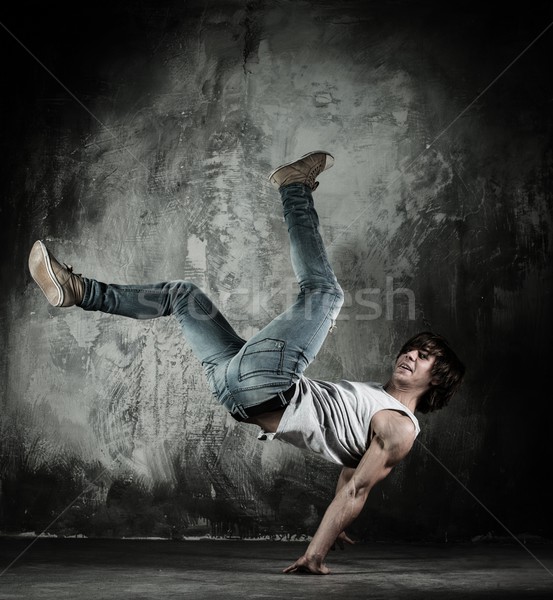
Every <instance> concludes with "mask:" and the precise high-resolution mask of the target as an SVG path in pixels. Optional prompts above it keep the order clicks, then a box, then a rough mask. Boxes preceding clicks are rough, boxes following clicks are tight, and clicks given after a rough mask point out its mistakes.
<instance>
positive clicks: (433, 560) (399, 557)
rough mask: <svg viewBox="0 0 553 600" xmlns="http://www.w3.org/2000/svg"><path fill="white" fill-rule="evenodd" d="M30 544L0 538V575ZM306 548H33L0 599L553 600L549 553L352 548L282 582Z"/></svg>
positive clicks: (1, 582)
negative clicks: (322, 571) (323, 571)
mask: <svg viewBox="0 0 553 600" xmlns="http://www.w3.org/2000/svg"><path fill="white" fill-rule="evenodd" d="M30 541H31V540H29V539H16V538H0V572H1V571H5V569H6V567H7V566H8V565H9V564H10V562H12V561H13V560H14V559H15V558H16V557H17V556H18V555H19V554H20V553H21V552H22V551H23V550H24V549H25V547H26V546H27V545H28V544H29V542H30ZM305 547H306V544H305V543H295V542H291V543H284V542H242V541H209V540H208V541H189V542H170V541H152V540H86V539H77V540H75V539H65V540H58V539H40V540H38V541H37V542H36V543H35V544H34V545H33V546H32V547H31V548H30V549H29V550H28V551H26V552H25V553H24V554H23V556H21V558H19V559H18V560H17V561H16V562H15V563H14V564H13V566H11V567H10V568H9V569H8V570H6V571H5V572H4V574H3V575H2V576H1V577H0V598H1V599H2V600H4V599H11V598H25V599H34V598H45V599H51V600H54V599H55V600H58V599H59V600H63V599H66V598H71V599H76V600H88V599H90V600H92V599H94V600H99V599H102V598H144V599H146V598H148V599H154V598H194V599H195V600H197V599H203V598H206V599H209V600H216V599H221V600H222V599H224V600H232V599H233V598H240V599H244V598H248V599H251V598H271V599H277V598H286V599H294V598H301V599H302V600H304V599H311V598H313V599H315V598H316V599H318V600H321V599H322V598H344V599H347V600H355V599H357V598H370V599H371V600H378V599H379V598H405V599H411V598H426V599H428V598H459V599H472V598H517V599H518V598H553V545H548V544H541V545H536V546H535V547H531V546H528V550H530V552H531V553H532V554H533V555H534V556H535V558H533V557H532V556H531V555H530V554H529V553H528V552H527V551H526V550H525V549H524V548H522V547H521V546H517V545H516V544H510V545H507V544H504V545H503V544H487V545H486V544H461V545H456V544H442V545H438V544H434V545H421V544H417V545H411V544H397V545H396V544H357V545H356V546H353V547H348V548H347V549H346V550H344V551H341V550H336V551H334V552H332V553H331V554H330V555H329V557H328V562H327V564H328V566H329V567H330V568H331V569H332V573H331V574H330V575H327V576H311V575H284V574H282V573H281V571H282V569H283V568H284V567H286V566H288V565H289V564H290V563H291V562H292V561H293V560H295V558H297V557H298V556H300V555H301V554H302V553H303V550H304V549H305ZM540 563H541V564H540ZM548 571H549V572H548Z"/></svg>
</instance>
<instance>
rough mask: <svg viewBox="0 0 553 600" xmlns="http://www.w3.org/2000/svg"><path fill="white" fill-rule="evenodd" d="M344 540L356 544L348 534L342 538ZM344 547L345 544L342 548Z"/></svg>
mask: <svg viewBox="0 0 553 600" xmlns="http://www.w3.org/2000/svg"><path fill="white" fill-rule="evenodd" d="M342 542H346V543H347V544H352V545H353V544H355V542H354V541H353V540H352V539H351V538H350V537H348V536H347V535H344V537H343V538H342ZM343 547H344V545H343V544H342V548H343Z"/></svg>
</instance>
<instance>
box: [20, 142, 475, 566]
mask: <svg viewBox="0 0 553 600" xmlns="http://www.w3.org/2000/svg"><path fill="white" fill-rule="evenodd" d="M333 162H334V159H333V157H332V155H331V154H329V153H328V152H324V151H315V152H310V153H308V154H306V155H304V156H302V157H301V158H299V159H298V160H295V161H293V162H290V163H287V164H284V165H282V166H280V167H278V168H277V169H275V170H274V171H273V172H272V173H271V175H270V176H269V179H270V181H271V183H272V184H273V185H274V186H275V187H277V188H278V189H279V192H280V196H281V199H282V203H283V209H284V217H285V220H286V223H287V226H288V233H289V237H290V256H291V261H292V266H293V269H294V272H295V275H296V278H297V280H298V284H299V288H300V292H299V294H298V296H297V299H296V301H295V302H294V304H293V305H292V306H290V307H289V308H288V309H287V310H286V311H285V312H284V313H282V314H281V315H279V316H278V317H276V318H275V319H274V320H273V321H271V322H270V323H269V324H268V325H266V326H265V327H264V328H263V329H261V331H259V332H258V333H257V334H255V335H254V336H253V337H252V338H250V339H249V340H247V341H246V340H245V339H243V338H241V337H240V336H239V335H238V334H237V333H236V332H235V331H234V329H233V328H232V326H231V325H230V324H229V322H228V321H227V320H226V319H225V317H223V315H222V314H221V313H220V312H219V311H218V310H217V308H216V307H215V305H214V304H213V303H212V302H211V300H210V299H209V298H208V297H207V296H206V294H204V293H203V292H202V291H201V290H200V289H199V288H198V287H197V286H196V285H195V284H194V283H192V282H190V281H168V282H162V283H156V284H148V285H116V284H105V283H102V282H99V281H96V280H94V279H90V278H87V277H83V276H81V275H77V274H75V273H74V272H73V269H72V267H70V266H69V265H66V264H62V263H59V262H58V261H57V260H56V259H55V257H54V256H53V255H52V254H51V253H50V252H49V250H48V249H47V248H46V246H45V245H44V243H43V242H41V241H37V242H35V244H34V245H33V248H32V250H31V253H30V256H29V269H30V272H31V275H32V277H33V278H34V280H35V281H36V282H37V284H38V285H39V286H40V288H41V289H42V291H43V292H44V294H45V295H46V298H47V299H48V301H49V302H50V304H52V305H53V306H58V307H68V306H74V305H77V306H80V307H81V308H82V309H84V310H89V311H92V310H95V311H102V312H105V313H110V314H116V315H122V316H125V317H130V318H134V319H153V318H157V317H162V316H169V315H173V316H174V317H175V318H176V319H177V320H178V322H179V324H180V325H181V327H182V331H183V333H184V337H185V339H186V341H187V343H188V344H190V347H191V349H192V351H193V353H194V354H195V356H196V357H197V358H198V359H199V360H200V361H201V364H202V366H203V368H204V371H205V374H206V377H207V380H208V383H209V386H210V388H211V390H212V392H213V394H214V395H215V397H216V398H217V399H218V401H219V402H220V403H221V404H222V406H223V407H225V408H226V409H227V410H228V411H229V412H230V414H231V415H232V416H233V417H234V418H235V419H237V420H238V421H241V422H243V423H248V424H253V425H256V426H258V427H260V428H261V431H260V434H259V438H260V439H277V440H281V441H284V442H288V443H290V444H292V445H294V446H297V447H299V448H302V449H308V450H312V451H314V452H316V453H317V454H319V455H320V456H322V457H323V458H324V459H327V460H329V461H332V462H334V463H337V464H339V465H342V471H341V474H340V476H339V479H338V484H337V486H336V493H335V496H334V499H333V500H332V502H331V503H330V505H329V506H328V508H327V510H326V512H325V514H324V517H323V519H322V521H321V523H320V525H319V527H318V529H317V531H316V533H315V535H314V536H313V538H312V540H311V542H310V543H309V545H308V547H307V549H306V551H305V553H304V554H303V556H301V557H300V558H299V559H298V560H296V561H295V562H294V563H293V564H292V565H290V566H289V567H287V568H286V569H284V572H285V573H293V572H300V571H304V572H309V573H314V574H327V573H329V572H330V571H329V569H328V567H327V566H326V564H325V562H324V561H325V557H326V555H327V553H328V552H329V550H330V549H331V548H332V547H333V546H334V544H335V543H336V542H338V543H339V544H340V545H342V544H343V542H346V543H352V540H350V538H349V537H348V536H347V534H346V533H345V530H346V529H347V528H348V526H349V525H350V524H351V523H352V522H353V521H354V519H355V518H356V517H357V516H358V515H359V513H360V512H361V509H362V508H363V506H364V504H365V501H366V499H367V496H368V494H369V492H370V491H371V489H372V488H373V487H374V485H375V484H377V483H378V482H379V481H381V480H382V479H384V478H385V477H386V476H387V475H388V474H389V473H390V471H391V470H392V468H393V467H394V466H395V465H397V464H398V463H399V462H400V461H401V460H402V459H403V458H404V457H405V456H406V455H407V454H408V452H409V451H410V449H411V447H412V446H413V443H414V440H415V438H416V436H417V435H418V433H419V431H420V429H419V424H418V421H417V418H416V417H415V415H414V412H415V410H418V411H420V412H423V413H425V412H431V411H434V410H437V409H440V408H442V407H443V406H445V405H446V404H447V403H448V401H449V399H450V398H451V396H452V395H453V394H454V392H455V391H456V389H457V388H458V386H459V384H460V382H461V379H462V377H463V373H464V367H463V364H462V363H461V362H460V361H459V359H458V357H457V356H456V355H455V353H454V352H453V350H452V349H451V348H450V346H449V345H448V343H447V342H446V341H445V339H444V338H442V337H441V336H439V335H435V334H433V333H430V332H423V333H420V334H418V335H416V336H415V337H413V338H412V339H410V340H408V341H407V342H406V343H405V344H404V346H403V347H402V348H401V350H400V351H399V353H398V356H397V359H396V362H395V365H394V368H393V371H392V373H391V376H390V378H389V380H388V382H387V383H386V384H385V385H381V384H377V383H367V382H353V381H345V380H342V381H339V382H336V383H331V382H327V381H319V380H314V379H310V378H308V377H305V376H304V375H303V373H304V371H305V369H306V367H307V366H308V365H309V364H310V363H311V362H312V361H313V360H314V358H315V357H316V355H317V353H318V352H319V350H320V348H321V346H322V345H323V342H324V340H325V338H326V336H327V334H328V332H329V330H330V329H331V327H332V326H333V325H334V322H335V320H336V318H337V316H338V313H339V311H340V308H341V306H342V303H343V298H344V295H343V292H342V289H341V287H340V285H339V283H338V281H337V279H336V276H335V274H334V272H333V270H332V267H331V266H330V263H329V260H328V257H327V253H326V250H325V247H324V245H323V240H322V237H321V235H320V232H319V219H318V216H317V212H316V210H315V207H314V204H313V197H312V192H313V191H314V190H315V189H316V188H317V186H318V185H319V183H318V181H317V180H316V178H317V177H318V176H319V175H320V173H322V172H323V171H324V170H326V169H328V168H330V167H331V166H332V164H333Z"/></svg>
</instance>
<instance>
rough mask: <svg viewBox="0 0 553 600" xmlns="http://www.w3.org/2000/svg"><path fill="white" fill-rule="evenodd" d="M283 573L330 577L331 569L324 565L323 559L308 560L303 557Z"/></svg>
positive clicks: (313, 558)
mask: <svg viewBox="0 0 553 600" xmlns="http://www.w3.org/2000/svg"><path fill="white" fill-rule="evenodd" d="M282 572H283V573H311V574H312V575H328V574H329V573H330V569H329V568H328V567H327V566H326V565H325V564H324V563H323V559H322V558H321V557H316V556H315V557H311V558H308V557H307V555H305V554H304V555H303V556H302V557H301V558H298V560H297V561H296V562H295V563H294V564H293V565H290V566H289V567H286V569H284V570H283V571H282Z"/></svg>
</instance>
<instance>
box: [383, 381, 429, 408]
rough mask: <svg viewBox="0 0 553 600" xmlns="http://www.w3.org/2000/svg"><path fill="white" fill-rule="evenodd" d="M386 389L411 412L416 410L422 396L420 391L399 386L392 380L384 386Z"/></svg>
mask: <svg viewBox="0 0 553 600" xmlns="http://www.w3.org/2000/svg"><path fill="white" fill-rule="evenodd" d="M384 390H385V391H386V392H387V393H388V394H390V396H393V397H394V398H395V399H396V400H397V401H398V402H401V404H403V405H404V406H406V407H407V408H408V409H409V410H410V411H411V412H415V409H416V408H417V404H418V402H419V398H420V396H421V394H420V393H418V392H414V391H413V390H406V389H401V388H398V387H396V386H395V385H394V384H393V383H392V382H391V381H388V383H387V384H386V385H385V386H384Z"/></svg>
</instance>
